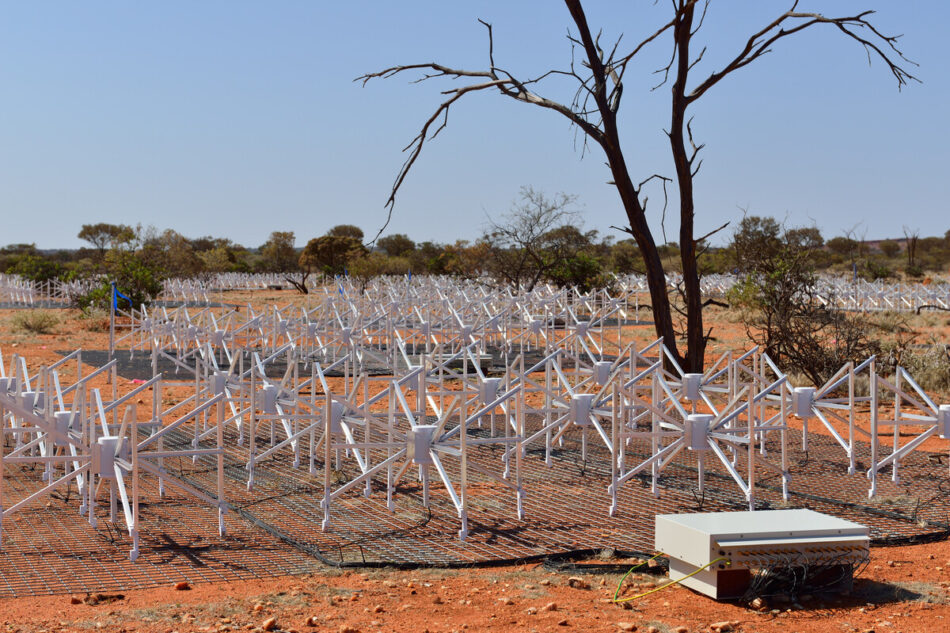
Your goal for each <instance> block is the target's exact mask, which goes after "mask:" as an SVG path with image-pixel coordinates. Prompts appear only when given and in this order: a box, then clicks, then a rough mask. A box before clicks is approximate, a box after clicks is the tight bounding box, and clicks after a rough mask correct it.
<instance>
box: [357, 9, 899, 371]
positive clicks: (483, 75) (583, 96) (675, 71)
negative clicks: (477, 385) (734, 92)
mask: <svg viewBox="0 0 950 633" xmlns="http://www.w3.org/2000/svg"><path fill="white" fill-rule="evenodd" d="M565 4H566V5H567V9H568V11H569V12H570V15H571V19H572V21H573V23H574V29H575V31H574V32H571V33H569V34H568V40H569V41H570V44H571V47H572V50H574V51H576V50H579V51H580V57H581V59H582V61H581V62H580V64H575V63H574V62H572V63H571V65H570V66H569V67H568V68H566V69H553V70H549V71H547V72H544V73H542V74H540V75H537V76H531V77H521V76H518V75H516V74H515V73H514V72H513V71H510V70H508V69H506V68H503V67H501V66H498V65H497V64H496V63H495V55H494V46H493V44H494V42H493V35H492V27H491V25H490V24H488V23H487V22H483V21H481V20H479V22H481V23H482V24H483V25H484V26H485V27H486V28H487V30H488V66H487V68H484V69H480V70H468V69H459V68H452V67H450V66H444V65H442V64H438V63H434V62H430V63H421V64H409V65H401V66H391V67H389V68H386V69H384V70H381V71H378V72H374V73H369V74H366V75H363V76H362V77H358V78H357V81H362V82H363V85H365V84H366V82H368V81H369V80H371V79H375V78H388V77H393V76H395V75H399V74H402V73H420V74H421V76H420V77H418V78H417V79H416V82H421V81H426V80H429V79H439V78H442V79H451V80H464V81H465V83H464V84H463V85H459V86H455V87H452V88H450V89H448V90H446V91H444V92H443V94H444V95H446V98H445V100H444V101H442V103H441V104H440V105H439V107H438V108H437V109H436V110H435V112H433V113H432V115H431V116H430V117H429V118H428V119H426V121H425V123H424V124H423V125H422V128H421V130H420V131H419V134H418V135H416V137H415V138H414V139H413V140H412V142H410V143H409V145H408V146H406V148H405V151H406V152H408V156H407V158H406V160H405V162H404V163H403V165H402V168H401V169H400V170H399V173H398V174H397V176H396V180H395V182H394V183H393V187H392V191H391V193H390V196H389V199H388V200H387V203H386V206H387V208H388V209H389V214H390V216H391V215H392V210H393V205H394V204H395V199H396V193H397V192H398V191H399V188H400V187H401V185H402V183H403V181H404V180H405V179H406V176H407V175H408V174H409V171H410V170H411V169H412V166H413V165H414V164H415V162H416V159H417V158H418V157H419V154H420V152H421V151H422V148H423V146H424V145H425V143H426V142H427V141H429V140H432V139H434V138H435V137H436V136H438V135H439V133H440V132H441V131H442V130H443V129H445V126H446V125H447V123H448V114H449V110H450V109H451V107H452V106H453V105H455V104H456V103H457V102H458V101H459V100H460V99H462V98H463V97H465V96H466V95H468V94H471V93H474V92H480V91H485V90H489V91H497V92H498V93H500V94H501V95H503V96H505V97H509V98H511V99H514V100H516V101H520V102H523V103H527V104H530V105H534V106H537V107H539V108H543V109H545V110H550V111H552V112H556V113H558V114H560V115H561V116H563V117H566V118H567V119H568V120H569V121H570V122H571V123H572V124H573V125H574V126H576V128H577V129H578V130H579V131H580V132H581V133H582V134H583V139H584V143H583V146H584V148H585V149H586V148H587V146H588V144H589V143H592V144H595V145H597V146H598V147H600V148H601V150H602V151H603V152H604V155H605V156H606V159H607V165H608V167H609V169H610V172H611V176H612V178H611V181H610V184H612V185H614V186H615V187H616V188H617V192H618V193H619V194H620V199H621V202H622V204H623V207H624V210H625V211H626V215H627V223H628V225H629V226H627V227H624V228H622V229H621V230H623V231H625V232H627V233H629V234H630V235H632V236H633V237H634V239H635V240H636V242H637V246H639V249H640V255H641V257H642V258H643V263H644V266H645V269H646V276H647V281H648V284H649V290H650V298H651V300H652V304H653V315H654V320H655V323H656V332H657V334H658V335H659V336H662V337H663V338H664V340H665V342H666V344H667V345H668V346H669V348H670V350H671V351H672V352H673V353H674V354H676V356H677V357H678V359H679V360H680V361H681V362H682V363H683V365H684V366H685V367H686V368H687V369H688V370H689V371H701V368H702V366H703V361H704V356H705V349H706V342H707V340H708V336H709V334H708V333H707V332H705V331H704V329H703V316H702V311H703V300H702V296H701V293H700V283H699V268H698V265H697V244H699V243H700V242H701V241H702V240H703V239H705V238H708V237H709V235H710V234H708V235H704V236H702V237H700V238H695V237H694V231H693V228H694V212H695V203H694V197H693V180H694V178H695V177H696V174H697V172H698V171H699V168H700V164H701V162H702V161H700V160H698V155H699V153H700V151H701V150H702V148H703V145H702V144H699V145H697V144H696V143H695V142H694V140H693V133H692V129H691V126H690V119H688V118H687V111H688V109H689V107H690V106H691V105H692V104H693V103H695V102H696V101H698V100H699V99H700V98H702V96H703V95H705V94H706V93H707V92H708V91H709V90H710V89H712V88H713V87H714V86H716V85H717V84H719V83H720V82H721V81H722V80H723V79H724V78H726V77H727V76H729V75H731V74H732V73H734V72H736V71H738V70H740V69H742V68H744V67H746V66H748V65H749V64H751V63H752V62H754V61H756V60H757V59H759V58H760V57H762V56H764V55H765V54H766V53H769V52H770V51H771V50H772V47H773V45H775V44H777V43H779V42H780V41H782V40H784V39H785V38H787V37H789V36H791V35H795V34H796V33H799V32H801V31H804V30H806V29H810V28H812V27H817V26H828V27H832V28H833V29H834V30H836V31H838V32H839V33H840V34H842V35H844V36H846V37H848V38H851V39H852V40H854V41H855V42H857V43H858V44H860V45H861V46H863V47H864V49H865V50H866V51H867V54H868V59H869V61H870V60H871V59H872V58H874V57H877V58H879V59H880V60H882V61H883V62H884V64H885V65H886V67H887V68H888V69H889V70H890V72H891V74H892V75H893V76H894V78H895V79H896V80H897V83H898V87H900V86H903V85H905V84H906V83H907V82H908V81H912V80H915V78H914V77H913V75H911V74H910V73H909V72H908V71H907V70H906V68H905V64H912V62H909V60H907V59H906V58H905V57H904V55H903V54H902V53H901V51H900V49H899V48H898V47H897V37H896V36H889V35H885V34H883V33H882V32H881V31H879V30H878V29H877V27H875V26H874V25H873V24H872V23H871V22H870V21H869V18H870V16H871V14H872V13H873V12H872V11H863V12H861V13H857V14H856V15H852V16H844V17H832V18H829V17H825V16H823V15H821V14H819V13H805V12H799V11H798V10H797V9H798V4H799V3H798V1H797V0H796V1H795V2H793V4H792V6H791V8H790V9H789V10H788V11H786V12H784V13H782V14H781V15H779V16H778V17H776V18H775V19H774V20H772V21H771V22H770V23H768V24H767V25H765V26H764V27H763V28H761V29H760V30H758V31H756V32H754V33H752V34H751V35H750V36H749V37H748V39H746V40H745V41H744V42H740V44H739V45H740V49H739V51H738V53H737V54H736V55H735V56H734V57H733V58H732V59H731V60H730V61H728V62H727V63H726V64H725V65H724V66H723V67H722V68H720V69H717V70H714V71H713V72H711V73H709V75H708V76H705V77H704V78H702V79H701V80H700V81H698V82H694V81H691V80H690V79H691V78H690V73H691V72H692V71H693V70H694V69H695V67H696V65H697V64H699V62H700V61H701V60H702V58H703V55H704V53H705V50H706V49H705V48H703V49H702V50H700V51H699V52H698V53H696V52H695V51H693V50H691V44H692V43H693V40H694V38H695V36H696V34H697V33H698V32H699V30H700V29H701V27H702V23H703V18H704V17H705V15H706V12H707V10H708V8H709V0H706V1H705V2H700V0H672V6H671V9H670V10H671V12H672V16H671V19H670V20H669V21H668V22H666V23H665V24H662V25H660V26H659V27H657V28H656V29H655V30H653V31H652V33H650V34H649V35H647V36H646V37H645V38H644V39H643V40H641V41H640V42H639V43H637V44H636V45H635V46H633V47H632V48H630V49H626V50H624V51H621V50H620V40H619V39H618V40H617V41H616V42H615V43H614V44H613V45H612V46H608V47H607V48H606V49H605V48H604V47H602V46H601V42H600V39H601V35H600V33H599V32H598V33H597V35H594V34H593V32H592V30H591V28H590V25H589V24H588V22H587V16H586V15H585V13H584V8H583V6H582V3H581V1H580V0H565ZM697 9H699V11H697ZM667 37H668V38H669V43H670V45H671V56H670V61H669V63H668V64H667V65H666V66H665V67H663V68H661V69H660V70H659V72H660V74H661V75H662V77H663V79H662V81H661V83H660V85H663V84H665V83H666V82H667V81H668V80H670V79H671V78H672V92H671V101H670V114H671V121H670V128H669V130H667V135H668V136H669V141H670V149H671V152H672V155H673V163H674V165H675V170H676V174H675V178H668V177H666V176H662V175H659V174H654V175H652V176H649V177H647V178H644V179H636V178H634V177H633V176H632V175H631V174H630V172H629V170H628V169H627V163H626V159H625V156H624V151H623V147H622V145H621V142H620V134H619V127H618V120H617V113H618V111H619V109H620V104H621V99H622V97H623V78H624V74H625V73H626V71H627V68H628V66H629V64H630V62H631V61H632V60H633V59H635V58H636V57H637V55H638V54H639V53H640V52H641V51H642V50H643V49H644V48H645V47H647V46H649V45H651V44H654V43H658V42H660V41H662V38H667ZM572 59H574V57H573V56H572ZM564 77H567V78H569V79H572V80H574V81H576V84H577V89H576V92H575V93H574V97H573V99H572V100H570V101H569V102H564V103H562V102H559V101H556V100H553V99H550V98H547V97H545V96H542V95H541V94H540V87H541V86H542V84H543V83H544V82H545V80H549V79H555V78H560V79H563V78H564ZM658 87H659V86H658ZM651 182H659V183H661V184H662V186H663V190H664V194H665V192H666V185H667V183H671V182H675V183H676V186H677V188H678V190H679V200H680V209H679V211H680V212H679V219H680V233H679V244H680V256H681V258H682V269H683V284H682V294H683V298H684V303H685V312H686V331H685V338H686V353H685V355H684V354H681V352H680V351H679V348H678V345H677V342H678V341H677V336H676V331H675V329H674V323H673V312H672V310H671V303H670V298H669V295H668V293H667V284H666V278H665V274H664V273H665V271H664V268H663V263H662V261H661V259H660V254H659V253H658V251H657V245H656V241H655V239H654V236H653V232H652V231H651V228H650V226H649V224H648V222H647V219H646V204H647V197H646V195H645V194H644V188H645V187H646V186H648V185H649V184H650V183H651ZM664 197H665V196H664ZM384 228H385V227H384ZM721 228H724V227H721ZM717 230H719V229H717Z"/></svg>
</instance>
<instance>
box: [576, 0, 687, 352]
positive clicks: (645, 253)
mask: <svg viewBox="0 0 950 633" xmlns="http://www.w3.org/2000/svg"><path fill="white" fill-rule="evenodd" d="M565 4H566V5H567V8H568V10H569V11H570V12H571V17H572V18H573V19H574V23H575V24H576V25H577V30H578V34H579V36H580V39H581V42H582V43H583V45H584V49H585V52H586V53H587V60H588V62H589V63H590V65H591V70H592V71H593V73H594V77H596V78H598V79H600V81H599V82H598V84H597V85H596V87H595V88H594V99H595V101H596V102H597V107H598V110H599V111H600V114H601V116H602V117H603V139H602V140H601V147H602V148H603V150H604V153H605V154H606V155H607V164H608V165H609V166H610V172H611V174H612V175H613V177H614V184H615V186H616V187H617V191H618V192H619V193H620V200H621V201H622V202H623V208H624V211H626V213H627V220H628V221H629V222H630V232H631V234H632V235H633V238H634V239H635V240H636V241H637V246H639V247H640V255H641V257H642V258H643V264H644V266H645V267H646V275H647V287H648V288H649V289H650V303H651V305H652V306H653V323H654V328H655V329H656V334H657V336H661V337H663V342H664V343H665V344H666V346H667V348H668V349H669V350H670V352H671V353H672V354H673V355H674V356H675V357H676V359H677V361H682V357H681V356H680V353H679V350H678V347H677V345H676V334H675V332H674V331H673V313H672V310H671V308H670V297H669V294H667V289H666V288H667V287H666V275H665V273H664V270H663V262H662V261H661V260H660V253H659V251H657V248H656V242H655V241H654V240H653V233H651V232H650V227H649V225H648V224H647V219H646V213H645V211H644V209H643V205H642V204H641V203H640V195H639V191H637V187H636V186H635V185H634V184H633V181H632V180H631V179H630V172H629V171H628V170H627V161H626V159H624V156H623V151H622V150H621V149H620V135H619V134H618V133H617V112H616V110H615V109H614V108H613V107H611V105H610V103H609V102H608V99H607V83H606V77H607V72H606V69H605V68H604V66H603V63H602V61H601V57H600V55H599V53H598V51H597V45H596V43H595V42H594V40H593V38H592V37H591V32H590V27H589V26H588V24H587V16H586V15H584V8H583V7H582V6H581V3H580V2H579V1H578V0H565ZM700 327H702V324H700Z"/></svg>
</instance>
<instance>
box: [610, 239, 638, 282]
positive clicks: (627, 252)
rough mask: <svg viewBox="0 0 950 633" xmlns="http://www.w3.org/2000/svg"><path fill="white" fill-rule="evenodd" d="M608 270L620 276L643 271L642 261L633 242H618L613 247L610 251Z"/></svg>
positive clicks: (630, 240) (629, 240) (628, 240)
mask: <svg viewBox="0 0 950 633" xmlns="http://www.w3.org/2000/svg"><path fill="white" fill-rule="evenodd" d="M610 268H611V270H613V271H614V272H615V273H618V274H621V275H626V274H629V273H636V272H642V271H643V259H642V258H641V257H640V249H639V248H637V243H636V242H635V241H634V240H632V239H627V240H620V241H619V242H617V243H616V244H614V245H613V247H612V248H611V249H610Z"/></svg>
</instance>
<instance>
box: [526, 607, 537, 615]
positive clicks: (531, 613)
mask: <svg viewBox="0 0 950 633" xmlns="http://www.w3.org/2000/svg"><path fill="white" fill-rule="evenodd" d="M524 612H525V613H527V614H528V615H534V614H535V613H537V612H538V610H537V609H535V608H534V607H528V608H527V609H525V610H524Z"/></svg>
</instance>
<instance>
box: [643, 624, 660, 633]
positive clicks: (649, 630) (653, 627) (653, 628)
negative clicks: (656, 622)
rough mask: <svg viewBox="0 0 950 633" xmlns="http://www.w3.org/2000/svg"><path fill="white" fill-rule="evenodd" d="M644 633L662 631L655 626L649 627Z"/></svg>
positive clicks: (658, 632)
mask: <svg viewBox="0 0 950 633" xmlns="http://www.w3.org/2000/svg"><path fill="white" fill-rule="evenodd" d="M644 633H660V629H658V628H656V627H655V626H648V627H647V628H645V629H644Z"/></svg>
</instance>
